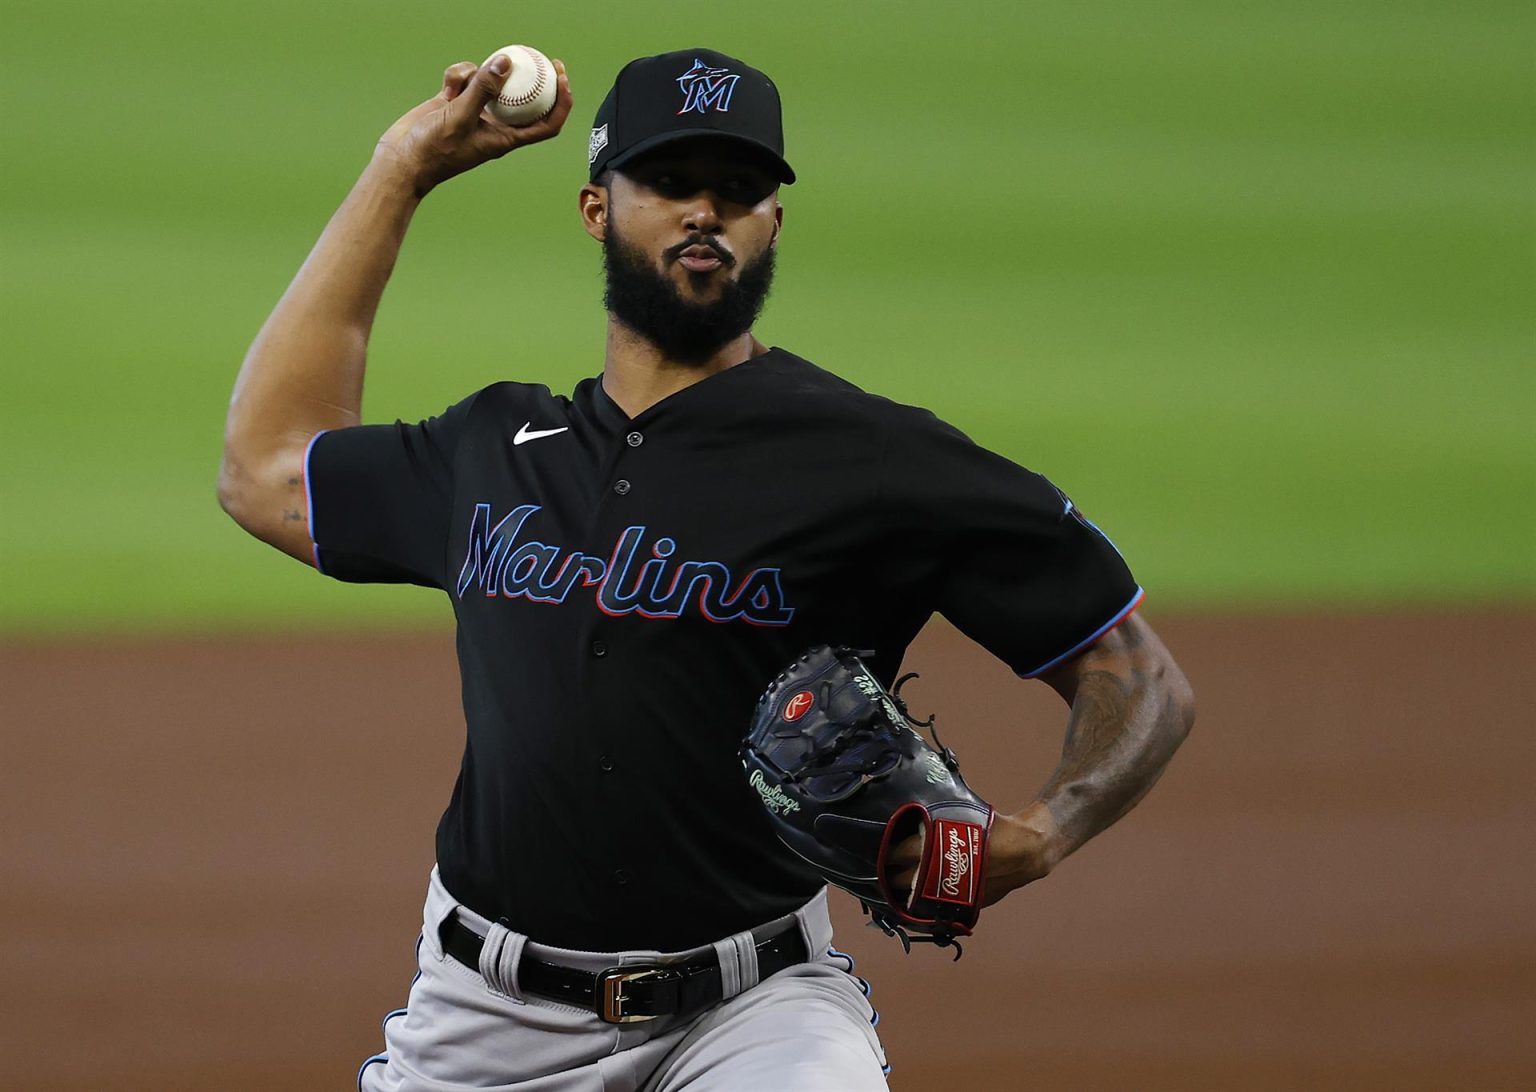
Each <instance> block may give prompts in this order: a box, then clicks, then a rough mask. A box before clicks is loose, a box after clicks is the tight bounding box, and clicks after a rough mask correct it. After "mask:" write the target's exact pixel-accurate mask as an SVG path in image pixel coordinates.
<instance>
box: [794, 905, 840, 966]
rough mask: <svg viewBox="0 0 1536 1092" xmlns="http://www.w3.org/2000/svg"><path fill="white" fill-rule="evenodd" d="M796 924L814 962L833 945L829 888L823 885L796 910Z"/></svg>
mask: <svg viewBox="0 0 1536 1092" xmlns="http://www.w3.org/2000/svg"><path fill="white" fill-rule="evenodd" d="M795 924H796V925H798V926H799V927H800V936H801V938H802V939H803V940H804V941H805V950H806V952H807V953H808V954H809V956H810V959H811V962H812V963H814V962H816V961H817V960H819V959H820V958H822V957H823V956H824V955H826V953H827V949H828V948H830V947H832V915H831V912H830V911H829V910H828V909H827V889H826V888H825V887H823V888H822V889H821V890H820V891H818V892H817V893H816V894H815V895H814V896H812V898H811V899H810V901H809V902H807V903H806V904H805V905H804V906H802V907H800V909H798V910H796V911H795Z"/></svg>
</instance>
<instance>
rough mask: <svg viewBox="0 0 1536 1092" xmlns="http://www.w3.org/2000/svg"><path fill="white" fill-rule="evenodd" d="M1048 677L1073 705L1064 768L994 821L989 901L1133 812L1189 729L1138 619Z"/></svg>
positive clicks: (1166, 667)
mask: <svg viewBox="0 0 1536 1092" xmlns="http://www.w3.org/2000/svg"><path fill="white" fill-rule="evenodd" d="M1045 678H1046V681H1047V682H1048V683H1050V685H1051V686H1052V687H1054V688H1055V689H1056V690H1057V691H1058V692H1060V693H1061V695H1062V696H1063V697H1064V698H1066V700H1067V701H1068V702H1069V703H1070V704H1071V706H1072V712H1071V715H1070V717H1069V719H1068V722H1067V734H1066V739H1065V741H1064V742H1063V744H1062V748H1061V762H1060V763H1059V764H1058V765H1057V767H1056V769H1055V770H1054V771H1053V772H1052V773H1051V776H1050V779H1049V780H1048V781H1047V782H1046V784H1045V787H1044V788H1042V789H1041V790H1040V792H1039V794H1038V795H1037V797H1036V798H1035V800H1034V801H1033V802H1032V803H1030V804H1029V805H1028V806H1026V807H1025V808H1024V809H1023V810H1021V811H1019V812H1017V813H1015V814H1012V815H1001V814H1000V815H998V816H997V817H996V819H995V820H994V822H993V828H992V841H993V843H994V848H993V849H992V850H989V856H988V862H987V867H988V870H989V871H988V880H987V900H988V901H989V902H995V901H996V900H997V899H999V898H1001V897H1002V896H1003V895H1005V894H1007V893H1008V892H1009V891H1012V890H1014V889H1015V888H1019V887H1022V886H1024V885H1025V884H1027V883H1031V882H1032V881H1034V880H1038V879H1039V878H1040V877H1042V876H1045V875H1048V874H1049V873H1050V871H1051V869H1053V868H1054V867H1055V866H1056V865H1057V864H1058V863H1060V861H1061V860H1062V859H1063V858H1064V857H1066V856H1067V855H1068V854H1070V853H1072V852H1073V851H1074V850H1076V849H1077V848H1078V847H1079V846H1081V845H1082V844H1083V843H1084V842H1086V841H1088V839H1090V838H1092V837H1093V836H1094V835H1095V834H1098V833H1099V832H1100V831H1102V830H1104V829H1105V828H1106V827H1108V826H1109V825H1110V824H1112V823H1114V822H1115V821H1116V820H1117V819H1119V818H1120V817H1121V816H1123V815H1124V814H1125V813H1126V812H1128V811H1130V810H1131V808H1133V807H1135V806H1136V803H1137V802H1138V801H1139V800H1140V799H1141V798H1142V797H1143V796H1145V795H1146V794H1147V791H1148V790H1149V789H1151V788H1152V786H1153V785H1154V784H1156V782H1157V779H1158V778H1159V777H1160V776H1161V775H1162V772H1163V770H1164V768H1165V767H1166V766H1167V765H1168V760H1169V759H1170V758H1172V757H1173V753H1174V752H1175V751H1176V750H1178V748H1179V744H1181V743H1182V742H1183V741H1184V737H1185V736H1187V735H1188V734H1189V730H1190V727H1191V726H1192V725H1193V724H1194V718H1195V705H1194V695H1193V693H1192V691H1191V690H1190V687H1189V683H1188V681H1187V680H1186V679H1185V678H1184V674H1183V672H1181V671H1180V670H1179V667H1178V665H1177V664H1176V663H1175V662H1174V660H1173V657H1172V656H1171V655H1169V653H1168V650H1167V649H1166V648H1165V647H1163V643H1162V641H1160V640H1159V639H1158V637H1157V634H1155V633H1153V632H1152V628H1151V627H1150V626H1149V625H1147V623H1146V622H1145V621H1143V620H1142V619H1140V618H1137V617H1135V616H1134V615H1133V616H1132V617H1131V618H1129V619H1127V620H1126V622H1125V623H1124V624H1122V625H1121V626H1120V628H1119V629H1117V630H1115V631H1114V632H1112V633H1110V634H1109V635H1108V636H1106V637H1105V638H1104V639H1103V640H1102V641H1100V642H1099V644H1098V645H1096V646H1094V647H1093V648H1092V649H1090V650H1089V651H1088V652H1086V653H1084V654H1083V655H1082V656H1081V657H1079V658H1078V659H1077V660H1074V661H1072V662H1071V663H1069V664H1067V665H1066V666H1064V667H1062V668H1060V669H1058V670H1057V671H1055V672H1053V673H1052V674H1051V675H1049V676H1046V677H1045Z"/></svg>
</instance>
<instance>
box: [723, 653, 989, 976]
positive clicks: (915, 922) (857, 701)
mask: <svg viewBox="0 0 1536 1092" xmlns="http://www.w3.org/2000/svg"><path fill="white" fill-rule="evenodd" d="M912 677H913V676H912V675H906V676H904V677H903V678H902V679H900V680H898V681H897V683H896V685H895V687H893V688H892V690H891V691H889V692H888V691H887V690H886V689H885V687H883V686H881V685H880V683H879V681H878V680H877V679H876V678H875V677H874V675H873V674H871V673H870V671H869V669H868V668H867V667H865V666H864V663H863V661H862V660H860V659H859V655H858V654H857V653H855V652H853V651H852V650H850V649H846V648H831V647H829V646H826V645H821V646H818V647H816V648H813V649H811V650H810V651H809V652H807V653H806V654H805V655H803V656H801V657H800V658H799V659H797V660H796V661H795V662H794V663H793V664H791V665H790V666H789V668H788V669H787V670H786V671H784V672H783V673H782V674H781V675H780V676H779V677H778V678H777V679H775V680H774V681H773V683H772V684H771V685H769V687H768V689H767V691H766V692H764V694H763V696H762V697H761V698H760V699H758V703H757V712H756V714H755V716H754V718H753V723H752V727H751V730H750V731H749V732H748V733H747V737H746V740H745V741H744V743H743V744H742V750H741V760H742V765H743V766H744V767H745V768H746V771H747V779H748V783H749V784H750V785H751V786H752V788H753V789H755V790H756V791H757V793H758V795H759V796H760V797H761V798H762V801H763V806H764V807H765V808H766V809H767V811H768V815H769V818H770V820H771V822H772V824H773V827H774V830H775V832H776V833H777V834H778V836H779V839H780V841H782V842H783V843H784V844H785V845H786V846H788V847H789V848H790V850H792V851H793V852H794V853H796V854H797V855H799V856H800V857H801V858H803V859H804V860H805V861H806V862H808V863H809V864H810V865H811V866H812V867H813V868H815V869H816V870H817V871H818V872H820V873H821V874H822V875H823V876H825V877H826V879H827V881H828V882H829V883H833V884H836V885H837V886H838V887H841V888H842V889H843V890H844V891H847V892H848V893H849V894H851V895H853V896H854V897H855V898H857V899H858V900H859V902H860V903H861V904H862V905H863V907H864V910H865V912H866V913H868V914H869V916H870V918H871V920H872V921H873V923H874V924H875V925H878V926H879V927H880V928H881V929H883V930H884V931H885V932H886V933H887V934H889V935H891V936H894V937H898V938H899V939H900V940H901V942H902V945H903V946H904V947H907V948H908V949H909V950H910V945H911V942H912V941H914V940H919V941H927V942H930V943H933V944H938V945H954V947H955V948H956V958H957V959H958V958H959V945H958V944H956V943H955V938H956V937H957V936H969V935H970V934H971V932H972V930H973V929H974V928H975V926H976V921H977V918H978V917H979V916H980V914H981V906H980V903H981V895H982V886H983V885H982V878H983V877H982V872H983V867H982V866H983V865H984V863H985V862H986V855H987V835H988V833H989V832H990V830H991V828H992V806H991V805H990V804H988V803H987V802H986V801H985V800H982V799H981V798H980V797H978V796H977V795H976V794H975V793H973V792H972V791H971V789H970V787H969V786H968V785H966V783H965V782H964V781H963V780H962V779H961V777H960V766H959V763H958V762H956V761H955V756H954V753H953V752H952V751H950V750H949V749H948V748H947V747H942V746H941V747H940V748H939V749H938V750H935V749H934V748H933V747H931V746H929V744H928V741H927V740H925V739H924V738H923V737H922V736H921V735H919V734H918V733H917V731H916V730H915V728H919V727H928V728H930V729H931V727H932V724H933V718H931V717H930V718H929V719H928V720H926V721H916V720H913V719H912V717H911V715H910V714H908V712H907V708H906V706H905V704H903V703H902V701H901V698H900V696H899V691H900V689H901V684H902V683H903V682H905V681H906V680H907V679H909V678H912ZM935 741H937V737H935ZM914 835H915V836H917V837H918V838H919V841H920V844H921V846H922V849H921V852H920V855H919V857H920V859H919V863H918V867H917V872H916V875H915V876H914V877H913V879H912V882H911V883H910V884H909V885H908V884H902V885H900V889H898V885H897V884H896V882H895V881H894V878H893V876H892V868H891V865H890V862H889V860H888V856H889V854H890V851H891V847H892V846H894V845H896V844H898V843H900V842H902V841H904V840H906V839H908V838H910V837H913V836H914Z"/></svg>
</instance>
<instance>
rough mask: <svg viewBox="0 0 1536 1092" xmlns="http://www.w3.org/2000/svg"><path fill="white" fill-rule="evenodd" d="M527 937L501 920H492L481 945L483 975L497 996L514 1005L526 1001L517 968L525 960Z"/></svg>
mask: <svg viewBox="0 0 1536 1092" xmlns="http://www.w3.org/2000/svg"><path fill="white" fill-rule="evenodd" d="M527 943H528V938H527V937H526V936H524V935H523V934H522V933H514V932H513V931H512V930H510V929H508V928H507V927H506V926H505V925H502V924H501V923H500V922H492V923H491V927H490V929H489V930H487V932H486V935H485V944H484V945H483V946H482V947H481V948H480V977H481V978H483V979H485V984H486V986H487V987H488V988H489V989H490V991H491V992H492V993H494V994H495V995H496V996H497V997H502V998H505V999H506V1000H508V1001H511V1002H512V1003H513V1004H515V1005H521V1004H524V1003H525V1002H524V1000H523V991H522V987H521V985H520V984H519V983H518V980H517V968H518V965H519V964H521V963H522V961H523V946H524V945H525V944H527Z"/></svg>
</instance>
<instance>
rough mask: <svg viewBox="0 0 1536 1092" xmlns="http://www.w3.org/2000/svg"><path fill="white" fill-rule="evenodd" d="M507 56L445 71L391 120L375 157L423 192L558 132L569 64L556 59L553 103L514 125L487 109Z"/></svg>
mask: <svg viewBox="0 0 1536 1092" xmlns="http://www.w3.org/2000/svg"><path fill="white" fill-rule="evenodd" d="M508 63H509V62H508V60H507V58H506V57H505V56H503V55H501V54H497V55H496V56H494V57H492V58H491V59H490V60H489V61H487V62H486V64H485V65H484V67H481V66H478V65H475V64H474V63H472V62H470V61H460V62H459V63H458V64H456V65H452V66H450V67H449V68H448V69H447V71H445V72H444V73H443V89H442V90H441V91H439V92H438V93H437V94H436V95H434V96H432V97H431V98H430V99H428V100H427V101H426V102H424V103H422V104H421V105H420V106H417V107H416V108H415V109H413V110H411V111H409V112H408V113H406V114H405V115H404V116H402V117H401V118H400V120H398V121H396V122H395V123H394V124H393V125H391V126H390V127H389V129H388V131H387V132H385V134H384V135H383V136H382V137H381V138H380V139H379V143H378V147H377V148H376V149H375V150H374V158H375V160H376V161H380V160H382V161H385V162H388V163H390V164H392V165H394V166H396V167H398V168H399V169H400V170H403V171H404V172H405V173H406V174H407V176H408V177H409V178H410V180H411V182H412V184H413V185H414V186H415V189H416V193H417V194H418V195H419V196H424V195H426V193H427V192H428V191H430V190H431V189H432V188H433V187H434V186H436V185H438V184H439V183H440V182H446V181H447V180H448V179H450V178H452V177H453V176H454V175H457V174H463V173H464V172H465V171H467V170H470V169H471V168H473V167H478V166H479V165H480V164H482V163H484V162H486V161H488V160H491V159H499V158H500V157H502V156H504V155H506V154H507V153H508V152H510V151H511V150H512V149H513V148H520V147H522V146H523V145H525V144H537V143H538V142H539V141H541V140H548V139H549V138H550V137H552V136H555V135H556V134H557V133H559V132H560V129H561V127H562V126H563V125H565V119H566V118H567V117H568V116H569V115H570V112H571V85H570V81H569V80H568V79H567V78H566V74H565V65H564V63H562V62H561V61H555V62H554V65H555V71H556V73H557V74H558V75H557V79H556V91H555V105H554V109H552V110H551V111H550V112H549V114H548V115H546V116H545V117H543V118H541V119H540V120H538V121H536V122H534V123H533V124H532V125H522V126H512V125H507V124H506V123H505V122H502V121H499V120H498V119H497V118H496V117H495V116H494V115H492V114H491V112H490V111H489V110H488V109H487V106H488V104H489V103H490V102H491V101H492V100H493V99H495V98H496V94H497V92H498V91H499V90H500V89H501V82H502V80H503V79H505V78H506V75H507V65H508Z"/></svg>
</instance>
